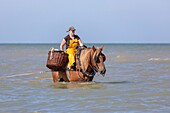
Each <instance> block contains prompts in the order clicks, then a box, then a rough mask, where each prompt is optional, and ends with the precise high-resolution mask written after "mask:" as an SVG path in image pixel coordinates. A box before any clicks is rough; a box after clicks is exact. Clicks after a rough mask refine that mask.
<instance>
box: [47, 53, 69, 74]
mask: <svg viewBox="0 0 170 113" xmlns="http://www.w3.org/2000/svg"><path fill="white" fill-rule="evenodd" d="M67 64H68V54H67V53H65V52H64V51H60V50H50V51H49V52H48V58H47V64H46V66H47V67H48V68H49V69H51V70H52V71H64V70H65V69H66V66H67Z"/></svg>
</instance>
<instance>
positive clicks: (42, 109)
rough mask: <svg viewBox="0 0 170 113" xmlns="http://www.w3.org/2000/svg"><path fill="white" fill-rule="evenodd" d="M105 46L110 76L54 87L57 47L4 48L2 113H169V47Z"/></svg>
mask: <svg viewBox="0 0 170 113" xmlns="http://www.w3.org/2000/svg"><path fill="white" fill-rule="evenodd" d="M86 45H87V46H88V47H92V46H93V45H94V46H95V47H100V46H102V45H103V46H104V49H103V53H104V54H105V55H106V61H105V66H106V74H105V76H104V77H103V76H102V75H99V74H96V75H95V77H94V79H93V82H82V83H81V82H71V83H66V82H60V83H53V80H52V76H51V72H50V70H49V69H48V68H47V67H46V62H47V54H48V51H49V49H50V48H51V47H54V48H56V49H57V48H59V44H0V113H170V44H86Z"/></svg>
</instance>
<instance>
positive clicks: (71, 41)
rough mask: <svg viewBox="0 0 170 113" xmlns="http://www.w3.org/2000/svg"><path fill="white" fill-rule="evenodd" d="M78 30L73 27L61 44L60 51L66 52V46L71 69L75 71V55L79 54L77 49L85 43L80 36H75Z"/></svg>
mask: <svg viewBox="0 0 170 113" xmlns="http://www.w3.org/2000/svg"><path fill="white" fill-rule="evenodd" d="M75 31H76V29H75V28H74V27H73V26H71V27H69V29H68V31H67V32H69V34H68V35H67V36H66V37H64V39H63V40H62V42H61V44H60V50H62V51H64V45H66V53H67V54H68V59H69V68H72V69H75V53H76V52H77V49H76V47H77V46H82V47H83V43H82V41H81V39H80V37H79V36H78V35H75Z"/></svg>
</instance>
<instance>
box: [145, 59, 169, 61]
mask: <svg viewBox="0 0 170 113" xmlns="http://www.w3.org/2000/svg"><path fill="white" fill-rule="evenodd" d="M148 61H170V58H150V59H148Z"/></svg>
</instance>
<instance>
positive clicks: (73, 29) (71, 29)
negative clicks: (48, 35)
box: [67, 26, 76, 32]
mask: <svg viewBox="0 0 170 113" xmlns="http://www.w3.org/2000/svg"><path fill="white" fill-rule="evenodd" d="M75 30H76V29H75V28H74V27H73V26H71V27H69V28H68V31H67V32H69V31H75Z"/></svg>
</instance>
